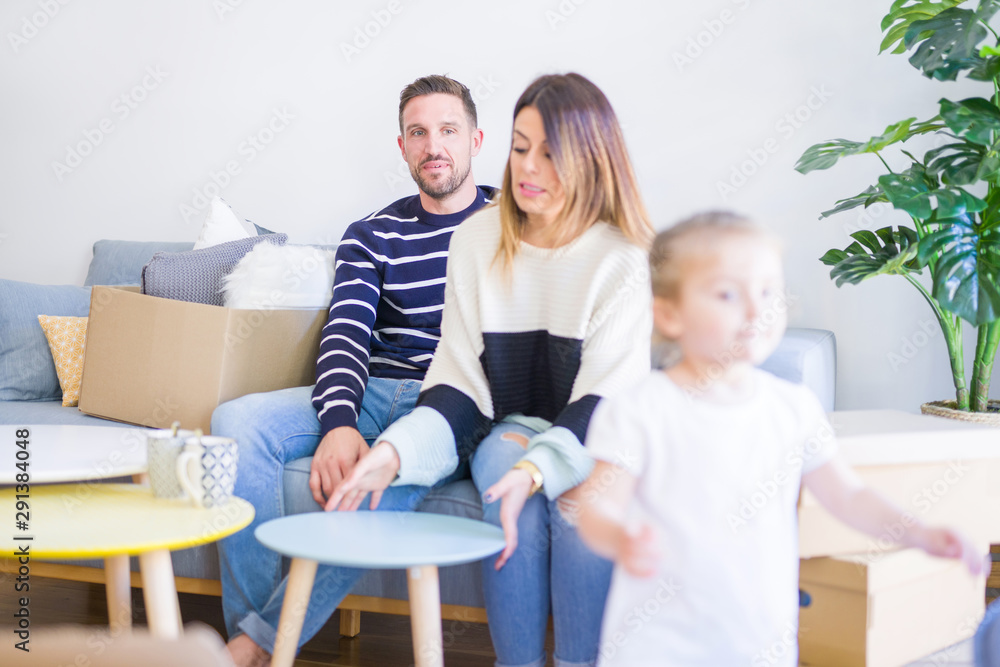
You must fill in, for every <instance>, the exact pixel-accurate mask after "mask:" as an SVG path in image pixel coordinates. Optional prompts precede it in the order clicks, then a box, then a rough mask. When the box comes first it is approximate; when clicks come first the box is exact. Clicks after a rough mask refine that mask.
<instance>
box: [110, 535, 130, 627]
mask: <svg viewBox="0 0 1000 667" xmlns="http://www.w3.org/2000/svg"><path fill="white" fill-rule="evenodd" d="M104 592H105V594H106V595H107V598H108V625H109V626H110V629H111V636H112V637H117V636H118V634H119V633H125V634H129V633H130V632H132V582H131V579H130V576H129V567H128V555H127V554H121V555H119V556H108V557H106V558H105V559H104Z"/></svg>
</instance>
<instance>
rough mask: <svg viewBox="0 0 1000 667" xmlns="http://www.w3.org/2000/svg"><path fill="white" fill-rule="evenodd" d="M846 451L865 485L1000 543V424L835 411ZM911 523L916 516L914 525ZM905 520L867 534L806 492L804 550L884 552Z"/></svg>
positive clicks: (934, 520)
mask: <svg viewBox="0 0 1000 667" xmlns="http://www.w3.org/2000/svg"><path fill="white" fill-rule="evenodd" d="M830 419H831V422H832V424H833V427H834V432H835V433H836V437H837V443H838V445H839V447H840V452H841V455H842V456H843V458H844V459H845V460H846V461H847V463H848V464H850V465H851V467H852V468H854V470H855V471H856V472H857V473H858V475H859V476H860V477H861V479H862V480H863V481H864V482H865V483H866V484H868V485H870V486H872V487H873V488H875V489H877V490H878V491H880V492H881V493H882V494H884V495H885V496H887V497H888V498H889V499H890V500H892V501H893V502H895V503H896V504H897V505H899V506H900V507H901V508H902V509H903V510H904V511H905V512H907V513H908V514H907V515H906V517H905V518H908V519H909V520H910V521H912V520H913V519H919V520H920V521H923V522H924V523H926V524H930V525H949V526H953V527H955V528H958V529H960V530H962V531H964V532H965V533H967V534H968V535H969V536H970V537H971V538H972V539H973V540H975V541H976V542H977V543H980V544H982V545H983V550H984V552H985V550H986V545H987V544H989V543H991V542H993V543H995V542H1000V483H998V480H1000V430H997V429H995V428H991V427H988V426H981V425H978V424H970V423H967V422H960V421H954V420H950V419H942V418H940V417H930V416H925V415H915V414H910V413H906V412H899V411H896V410H856V411H844V412H834V413H831V414H830ZM910 525H912V523H911V524H910ZM905 528H906V526H905V525H891V526H884V531H883V533H882V534H881V535H879V536H876V537H870V536H868V535H865V534H863V533H860V532H858V531H856V530H854V529H853V528H850V527H848V526H846V525H845V524H843V523H841V522H840V521H838V520H837V519H835V518H833V517H832V516H831V515H830V514H829V513H827V511H826V510H825V509H823V507H821V506H820V504H819V501H817V500H816V498H815V497H814V496H813V495H812V494H810V493H809V492H807V491H803V493H802V499H801V502H800V505H799V555H800V556H801V557H802V558H810V557H813V556H835V555H838V554H875V555H877V554H880V553H884V552H886V551H887V550H892V549H894V548H895V546H894V544H893V542H894V541H895V539H896V538H898V537H899V535H900V534H901V532H900V531H902V530H905Z"/></svg>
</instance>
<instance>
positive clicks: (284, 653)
mask: <svg viewBox="0 0 1000 667" xmlns="http://www.w3.org/2000/svg"><path fill="white" fill-rule="evenodd" d="M318 565H319V563H317V562H316V561H314V560H307V559H305V558H293V559H292V567H291V569H290V570H289V571H288V586H286V587H285V601H284V602H283V603H282V604H281V618H280V620H279V621H278V636H277V637H275V638H274V655H272V656H271V667H292V664H293V663H294V662H295V650H296V649H297V648H298V646H299V636H300V635H301V634H302V622H303V621H304V620H305V617H306V610H307V609H308V608H309V596H310V594H311V593H312V586H313V581H315V580H316V567H317V566H318Z"/></svg>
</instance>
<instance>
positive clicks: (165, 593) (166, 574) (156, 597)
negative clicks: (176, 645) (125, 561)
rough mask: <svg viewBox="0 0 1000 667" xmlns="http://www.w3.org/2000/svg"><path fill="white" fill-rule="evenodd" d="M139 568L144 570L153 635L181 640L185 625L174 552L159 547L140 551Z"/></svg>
mask: <svg viewBox="0 0 1000 667" xmlns="http://www.w3.org/2000/svg"><path fill="white" fill-rule="evenodd" d="M139 569H140V570H141V571H142V591H143V597H144V598H145V600H146V618H147V619H148V620H149V632H150V634H152V635H153V636H154V637H158V638H160V639H177V638H178V637H180V636H181V624H180V619H179V618H178V615H177V589H176V587H175V586H174V566H173V564H172V563H171V562H170V552H169V551H168V550H166V549H159V550H157V551H149V552H147V553H144V554H140V555H139Z"/></svg>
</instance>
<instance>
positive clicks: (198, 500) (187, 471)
mask: <svg viewBox="0 0 1000 667" xmlns="http://www.w3.org/2000/svg"><path fill="white" fill-rule="evenodd" d="M238 457H239V451H238V450H237V448H236V441H235V440H233V439H232V438H223V437H222V436H218V435H203V436H197V435H196V436H194V437H192V438H188V439H187V441H186V442H185V444H184V451H183V452H181V455H180V456H178V457H177V479H178V480H180V483H181V486H182V487H184V491H186V492H187V494H188V495H189V496H191V498H193V499H194V502H195V504H197V505H200V506H201V507H217V506H219V505H223V504H225V503H226V501H228V500H229V498H230V496H232V495H233V486H234V485H235V484H236V462H237V460H238Z"/></svg>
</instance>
